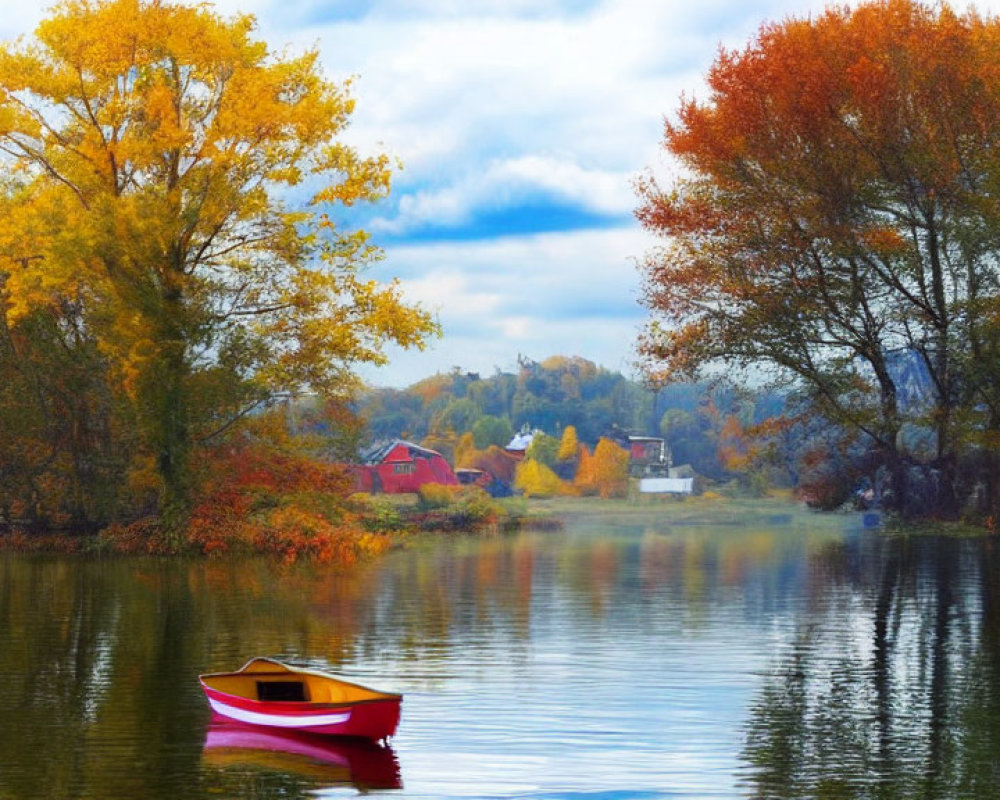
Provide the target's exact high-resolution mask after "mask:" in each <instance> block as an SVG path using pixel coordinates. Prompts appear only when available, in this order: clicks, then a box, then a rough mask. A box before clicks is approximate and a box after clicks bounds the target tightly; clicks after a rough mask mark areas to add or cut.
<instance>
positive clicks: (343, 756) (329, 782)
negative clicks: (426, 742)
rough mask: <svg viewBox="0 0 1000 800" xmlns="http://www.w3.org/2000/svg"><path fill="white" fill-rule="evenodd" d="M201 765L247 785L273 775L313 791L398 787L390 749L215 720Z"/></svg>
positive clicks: (399, 784)
mask: <svg viewBox="0 0 1000 800" xmlns="http://www.w3.org/2000/svg"><path fill="white" fill-rule="evenodd" d="M202 763H203V764H205V765H207V766H209V767H212V768H214V769H217V770H221V771H223V772H226V773H229V777H230V778H233V779H235V780H238V781H242V782H243V783H244V784H247V785H254V784H256V783H259V782H260V780H261V776H263V775H273V774H274V773H277V774H279V775H284V776H286V777H287V776H288V775H295V776H298V777H301V778H303V779H305V780H306V781H307V782H308V783H310V784H311V785H312V786H313V787H315V788H327V789H328V788H333V787H336V786H350V787H353V788H355V789H358V790H360V791H365V792H367V791H373V790H380V789H399V788H402V785H403V784H402V780H401V778H400V774H399V762H398V761H397V760H396V754H395V753H394V752H393V750H392V748H390V747H384V746H382V745H377V744H374V743H372V742H364V741H354V740H346V739H336V738H332V737H328V736H327V737H324V736H315V735H313V736H310V735H309V734H305V733H296V732H292V731H276V730H267V729H262V728H251V727H246V726H242V725H237V724H234V723H231V722H221V721H219V720H217V719H213V722H212V724H211V725H209V727H208V729H207V731H206V733H205V746H204V751H203V756H202ZM243 796H245V793H244V795H243Z"/></svg>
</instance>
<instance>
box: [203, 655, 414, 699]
mask: <svg viewBox="0 0 1000 800" xmlns="http://www.w3.org/2000/svg"><path fill="white" fill-rule="evenodd" d="M202 680H203V681H204V682H205V684H206V685H208V686H210V687H211V688H213V689H216V690H218V691H220V692H225V693H226V694H230V695H235V696H236V697H244V698H246V699H248V700H260V701H263V702H301V703H362V702H367V701H372V700H391V699H395V698H397V697H398V695H395V694H391V693H389V692H380V691H377V690H375V689H368V688H367V687H364V686H358V685H357V684H353V683H348V682H347V681H341V680H339V679H337V678H333V677H327V676H325V675H322V674H319V673H312V672H299V671H294V670H290V669H288V668H287V667H285V666H284V665H282V664H278V663H276V662H263V663H262V662H251V663H250V664H248V665H247V666H246V667H244V668H243V669H242V670H240V671H239V672H229V673H217V674H214V675H203V676H202Z"/></svg>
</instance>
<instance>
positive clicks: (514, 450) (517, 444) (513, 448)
mask: <svg viewBox="0 0 1000 800" xmlns="http://www.w3.org/2000/svg"><path fill="white" fill-rule="evenodd" d="M536 433H538V431H533V430H531V428H529V427H528V426H527V425H525V426H524V427H523V428H521V430H520V432H519V433H516V434H514V438H513V439H511V440H510V443H509V444H508V445H507V446H506V447H505V448H504V450H506V451H507V452H508V453H509V454H510V455H512V456H514V458H516V459H517V460H518V461H520V460H521V459H523V458H524V454H525V453H526V452H528V448H529V447H531V443H532V441H534V438H535V434H536Z"/></svg>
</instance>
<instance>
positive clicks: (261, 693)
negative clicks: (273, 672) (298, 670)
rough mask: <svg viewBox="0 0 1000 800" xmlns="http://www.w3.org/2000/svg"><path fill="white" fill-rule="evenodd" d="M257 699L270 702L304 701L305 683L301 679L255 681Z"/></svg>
mask: <svg viewBox="0 0 1000 800" xmlns="http://www.w3.org/2000/svg"><path fill="white" fill-rule="evenodd" d="M257 699H258V700H261V701H270V702H274V701H277V702H303V703H304V702H305V701H306V699H307V698H306V685H305V684H304V683H303V682H302V681H257Z"/></svg>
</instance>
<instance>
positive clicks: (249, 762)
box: [0, 507, 1000, 800]
mask: <svg viewBox="0 0 1000 800" xmlns="http://www.w3.org/2000/svg"><path fill="white" fill-rule="evenodd" d="M786 510H787V509H786ZM761 520H763V521H761ZM761 520H758V521H754V520H752V519H749V518H748V519H746V520H743V521H741V522H740V524H728V525H725V526H717V525H716V526H714V525H711V524H679V523H678V522H676V521H673V522H672V521H671V515H670V511H669V507H666V508H664V509H662V510H659V511H656V510H652V511H647V512H644V513H642V514H635V515H632V516H630V517H629V518H625V519H621V518H619V519H607V518H605V519H601V518H589V519H587V520H577V521H575V522H571V524H569V525H567V527H566V528H565V529H564V530H562V531H559V532H555V533H553V532H544V533H530V532H526V533H518V534H512V535H501V536H483V537H461V536H447V537H441V538H439V539H433V540H428V541H424V542H422V543H420V544H418V545H416V546H414V547H412V548H409V549H406V550H403V551H398V552H395V553H393V554H391V555H390V556H389V557H387V558H385V559H383V560H382V561H380V562H379V563H378V564H376V565H373V566H372V567H370V568H366V569H365V570H363V571H361V572H358V573H354V574H350V575H342V574H330V573H326V572H317V571H311V570H307V569H300V568H296V569H285V570H282V569H276V568H273V567H269V566H267V565H261V564H256V563H253V564H229V563H202V562H197V563H176V562H169V561H148V560H144V561H139V560H121V559H104V560H96V559H95V560H79V559H60V558H37V557H22V556H9V555H8V556H0V720H2V724H0V800H22V799H23V800H29V799H30V800H35V799H36V798H46V797H51V798H95V799H97V798H101V799H103V798H127V799H131V798H144V799H145V800H148V799H150V798H229V797H231V798H297V797H342V796H352V795H356V794H358V793H360V792H366V793H371V794H375V795H382V796H386V797H396V798H510V797H515V798H543V799H552V800H555V799H557V798H567V799H568V798H580V799H581V800H610V799H611V798H614V799H615V800H619V799H621V798H739V797H751V798H819V797H822V798H912V797H921V798H928V800H931V799H933V800H937V799H938V798H994V797H996V796H997V792H998V789H997V787H998V786H1000V677H998V676H1000V606H998V595H997V589H998V588H1000V559H998V556H997V554H996V553H995V551H994V543H993V542H992V541H989V540H976V541H960V540H946V539H935V538H920V539H916V538H910V539H905V538H895V539H888V538H884V537H880V536H876V535H873V534H871V533H865V532H862V531H860V530H858V529H857V528H856V527H855V524H854V523H855V522H856V521H855V520H853V519H848V518H839V519H837V520H833V521H831V520H830V519H829V518H826V519H820V518H815V517H810V516H807V515H805V514H799V513H794V514H792V515H788V514H784V513H781V514H774V515H771V516H770V518H768V517H762V518H761ZM253 655H271V656H276V657H279V658H283V659H286V660H288V661H291V662H294V663H298V664H303V665H310V666H314V667H321V668H329V669H332V670H334V671H337V672H339V673H342V674H345V675H348V676H351V677H353V678H356V679H358V680H359V681H361V682H364V683H369V684H371V685H374V686H377V687H379V688H385V689H391V690H395V691H401V692H403V693H405V700H404V703H403V718H402V723H401V725H400V729H399V733H398V735H397V736H396V738H395V739H394V740H393V742H392V745H391V748H389V749H385V748H377V747H374V746H372V747H362V746H359V745H347V744H343V743H341V744H336V743H334V744H331V743H330V742H328V741H324V740H317V739H311V738H309V737H298V738H293V737H289V736H271V735H267V734H262V733H260V732H254V731H252V730H251V731H247V730H245V729H244V730H241V729H239V728H233V727H232V726H226V725H219V724H218V723H214V722H213V721H212V720H211V718H210V714H209V711H208V709H207V706H206V704H205V701H204V699H203V697H202V695H201V691H200V688H199V686H198V682H197V677H196V676H197V675H198V674H199V673H201V672H207V671H214V670H229V669H235V668H236V667H238V666H240V665H242V664H243V663H244V662H245V661H246V660H247V659H248V658H249V657H251V656H253Z"/></svg>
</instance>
